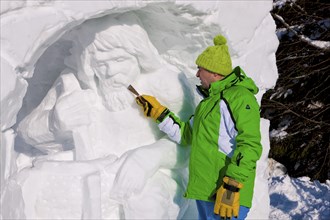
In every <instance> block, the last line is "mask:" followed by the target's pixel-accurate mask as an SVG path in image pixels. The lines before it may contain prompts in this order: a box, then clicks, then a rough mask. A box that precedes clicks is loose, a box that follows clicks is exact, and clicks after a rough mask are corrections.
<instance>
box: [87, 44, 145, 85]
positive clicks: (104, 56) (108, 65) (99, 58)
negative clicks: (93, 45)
mask: <svg viewBox="0 0 330 220" xmlns="http://www.w3.org/2000/svg"><path fill="white" fill-rule="evenodd" d="M94 58H95V60H94V61H95V64H94V66H93V67H92V68H93V69H94V71H95V73H96V75H97V76H98V77H99V78H100V80H102V83H104V84H105V85H107V86H109V87H112V88H118V87H119V88H120V87H125V88H126V87H127V85H129V84H130V83H132V82H133V81H134V80H135V79H136V78H137V77H138V75H139V74H140V69H139V64H138V61H137V59H136V58H135V57H134V56H133V55H130V54H129V53H127V52H126V51H124V50H123V49H119V48H118V49H113V50H111V51H106V52H102V51H97V52H96V53H95V54H94Z"/></svg>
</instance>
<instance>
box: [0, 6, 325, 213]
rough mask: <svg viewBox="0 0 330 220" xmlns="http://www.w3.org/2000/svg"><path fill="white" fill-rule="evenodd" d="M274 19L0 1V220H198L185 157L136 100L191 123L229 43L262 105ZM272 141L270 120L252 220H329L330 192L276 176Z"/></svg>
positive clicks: (229, 10) (213, 11)
mask: <svg viewBox="0 0 330 220" xmlns="http://www.w3.org/2000/svg"><path fill="white" fill-rule="evenodd" d="M252 3H253V4H252ZM271 8H272V1H269V0H264V1H155V2H153V1H142V0H141V1H46V0H44V1H43V0H40V1H23V0H22V1H1V7H0V9H1V213H0V216H1V218H2V219H68V218H70V219H111V218H112V219H113V218H115V219H118V218H120V219H123V218H125V219H130V218H141V219H146V218H152V219H175V218H178V219H194V218H196V217H197V215H196V208H195V204H194V202H193V201H189V200H185V199H184V198H183V197H182V195H183V193H184V188H185V185H186V181H187V178H186V176H187V161H188V160H187V159H188V157H189V149H184V148H182V147H180V146H177V145H176V144H174V143H173V142H171V141H169V140H168V139H167V138H166V137H164V135H163V134H162V133H161V132H159V131H158V129H157V127H156V126H155V123H153V122H152V121H151V120H148V119H146V118H145V117H144V116H143V115H142V113H141V111H140V109H138V106H137V105H136V103H135V101H134V96H133V95H132V94H131V93H130V92H129V91H128V90H127V86H128V85H129V84H132V85H133V86H134V87H135V88H136V89H137V90H138V91H139V92H140V93H147V94H151V95H154V96H156V97H157V98H158V99H159V100H160V101H161V102H162V103H163V104H164V105H166V106H167V107H169V108H170V109H171V110H172V111H174V112H176V113H177V114H178V115H179V116H180V117H182V118H188V117H189V116H190V114H192V113H193V109H194V107H195V106H196V105H197V103H198V102H199V100H200V97H199V96H198V94H197V93H196V92H195V91H194V87H195V84H196V83H198V81H196V77H195V71H196V66H195V64H194V61H195V59H196V57H197V55H198V54H199V53H200V52H202V51H203V50H204V49H205V48H206V47H207V46H209V45H212V39H213V37H214V36H215V35H216V34H219V33H221V34H223V35H225V36H226V37H227V39H228V46H229V48H230V53H231V55H232V58H233V64H234V65H240V66H241V67H242V68H243V69H244V70H245V72H247V73H248V75H250V76H251V77H252V78H253V79H254V80H255V82H256V83H257V85H258V87H259V88H260V92H259V93H258V95H257V99H258V101H259V102H260V100H261V97H262V95H263V94H264V92H265V91H266V90H267V89H269V88H272V87H273V86H274V85H275V82H276V79H277V68H276V62H275V51H276V49H277V46H278V40H277V37H276V34H275V23H274V21H273V19H272V17H271V16H270V14H269V11H270V10H271ZM268 127H269V122H268V121H267V120H264V119H263V120H262V123H261V129H262V130H261V132H262V144H263V147H264V150H263V155H262V158H261V159H260V161H258V166H257V178H256V190H255V195H254V198H253V208H252V209H251V211H250V213H249V216H248V218H250V219H267V218H269V217H270V218H271V219H286V218H293V219H301V218H302V219H328V218H329V216H330V215H329V201H328V200H329V182H327V183H326V184H320V183H318V182H313V183H312V182H310V181H309V180H308V179H307V178H299V179H291V178H290V177H288V176H287V175H285V174H284V173H283V171H281V170H282V168H281V167H280V165H279V164H277V163H275V162H273V161H271V163H270V164H271V166H269V164H268V158H267V156H268V151H269V139H268V136H269V131H268ZM269 168H270V169H269ZM269 174H270V175H269Z"/></svg>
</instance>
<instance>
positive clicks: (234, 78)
mask: <svg viewBox="0 0 330 220" xmlns="http://www.w3.org/2000/svg"><path fill="white" fill-rule="evenodd" d="M232 86H243V87H245V88H246V89H248V90H249V91H250V92H252V93H253V94H254V95H255V94H257V93H258V91H259V89H258V87H257V86H256V84H255V83H254V81H253V80H252V79H251V78H250V77H248V76H247V75H246V74H245V72H244V71H243V70H242V68H241V67H239V66H237V67H235V68H234V69H233V71H232V72H231V73H230V74H229V75H228V76H226V77H225V78H224V79H222V80H219V81H216V82H213V83H212V84H211V87H210V89H209V94H210V95H212V94H213V95H214V94H219V93H220V92H222V91H223V90H225V89H227V88H229V87H232Z"/></svg>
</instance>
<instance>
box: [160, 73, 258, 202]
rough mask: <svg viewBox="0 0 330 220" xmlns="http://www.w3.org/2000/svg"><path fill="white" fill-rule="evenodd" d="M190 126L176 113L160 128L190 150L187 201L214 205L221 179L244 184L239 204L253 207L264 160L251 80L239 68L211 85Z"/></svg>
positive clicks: (167, 118) (163, 121)
mask: <svg viewBox="0 0 330 220" xmlns="http://www.w3.org/2000/svg"><path fill="white" fill-rule="evenodd" d="M207 92H208V94H207V96H206V97H205V98H204V99H203V100H202V101H201V102H200V103H199V105H198V106H197V108H196V111H195V114H194V115H193V116H192V117H191V119H190V120H189V121H188V122H183V121H181V120H180V119H179V118H178V117H177V116H176V115H175V114H174V113H173V112H170V113H169V114H168V117H166V118H165V119H164V120H162V122H160V123H159V124H158V127H159V128H160V130H162V131H164V132H165V133H167V135H168V136H169V137H170V138H171V139H172V140H174V141H176V142H177V143H179V144H181V145H191V155H190V162H189V182H188V187H187V191H186V194H185V197H187V198H191V199H196V200H204V201H214V199H215V194H216V191H217V189H218V188H219V187H220V185H221V184H222V179H223V176H225V175H226V176H229V177H231V178H233V179H235V180H237V181H239V182H241V183H243V188H242V189H241V190H240V205H243V206H247V207H251V203H252V197H253V188H254V180H255V172H256V162H257V160H258V159H259V158H260V155H261V152H262V146H261V144H260V139H261V135H260V114H259V105H258V103H257V101H256V99H255V97H254V94H256V93H257V92H258V88H257V87H256V85H255V83H254V82H253V80H252V79H251V78H249V77H247V76H246V75H245V73H244V72H243V70H242V69H241V68H240V67H236V68H235V69H234V70H233V72H232V73H231V74H230V75H228V76H227V77H226V78H224V79H223V80H220V81H217V82H214V83H212V84H211V86H210V89H209V91H207Z"/></svg>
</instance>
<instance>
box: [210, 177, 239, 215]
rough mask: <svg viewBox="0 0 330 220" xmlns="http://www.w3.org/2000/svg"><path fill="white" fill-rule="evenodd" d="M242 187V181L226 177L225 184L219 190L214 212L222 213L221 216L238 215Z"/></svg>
mask: <svg viewBox="0 0 330 220" xmlns="http://www.w3.org/2000/svg"><path fill="white" fill-rule="evenodd" d="M242 187H243V184H242V183H239V182H237V181H236V180H233V179H231V178H229V177H227V176H226V177H224V178H223V184H222V186H221V187H220V188H219V189H218V191H217V197H216V200H215V205H214V213H215V214H217V215H220V217H221V218H231V217H233V216H235V217H238V211H239V206H240V205H239V190H240V189H241V188H242Z"/></svg>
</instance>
